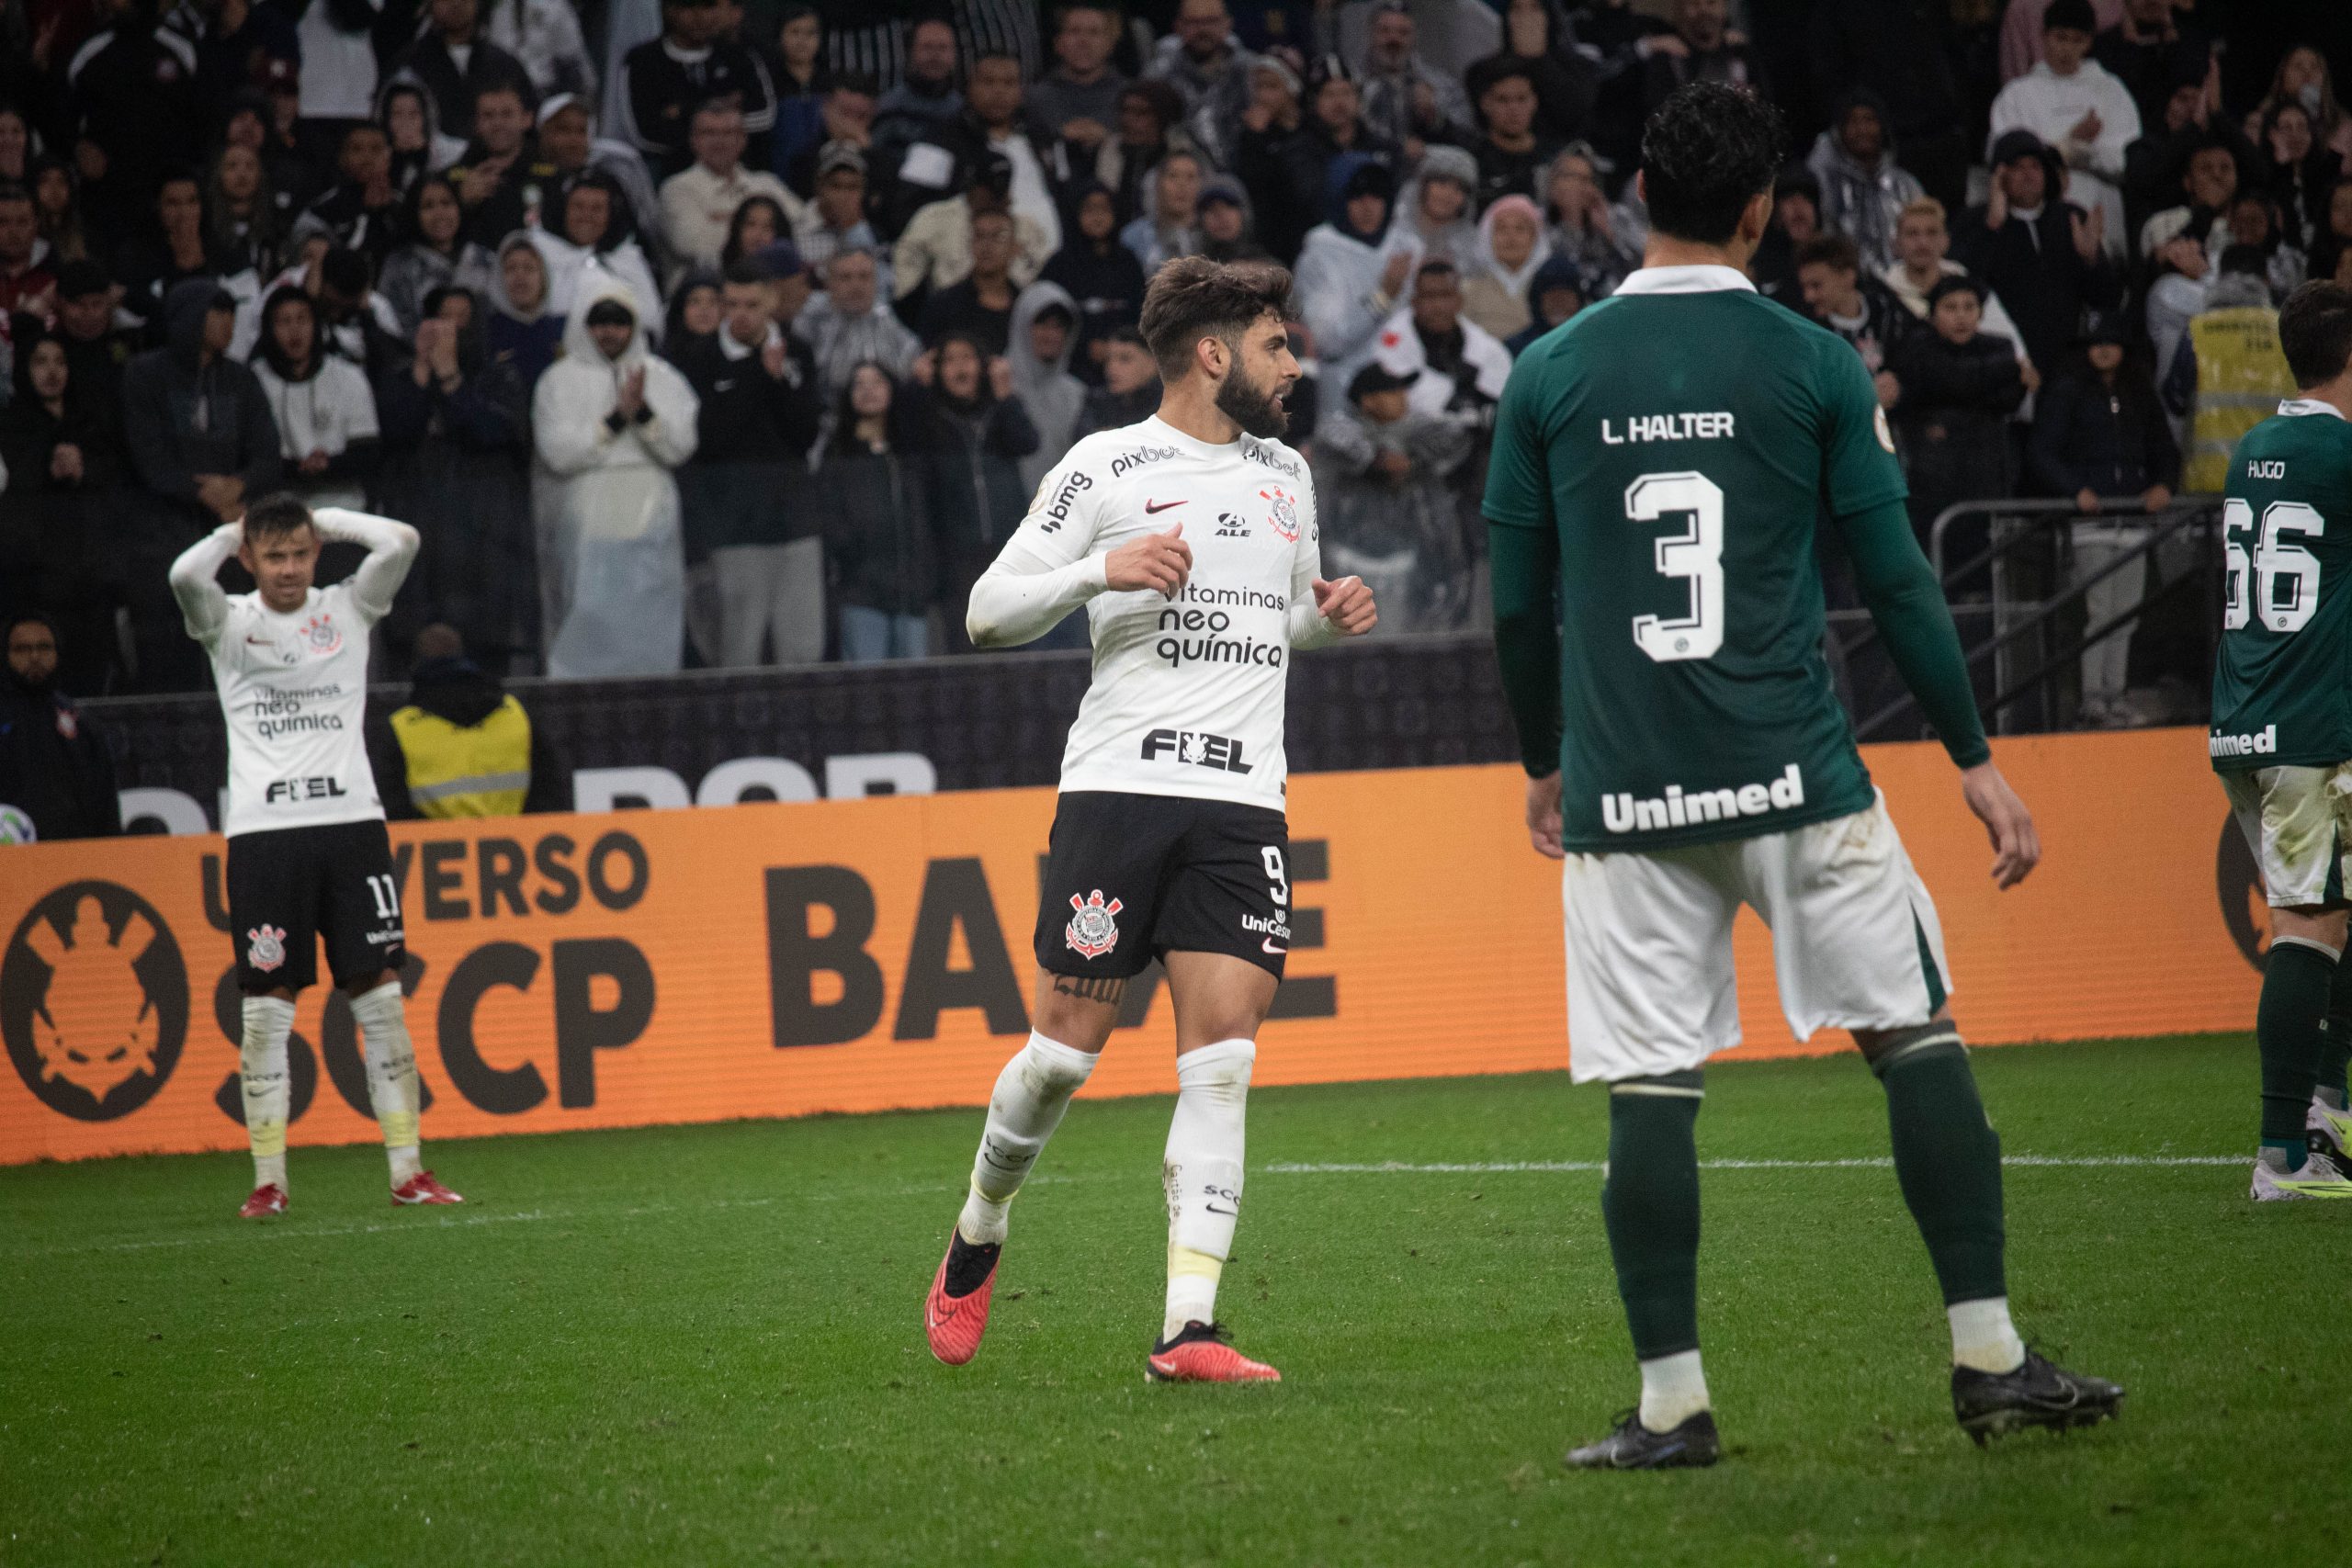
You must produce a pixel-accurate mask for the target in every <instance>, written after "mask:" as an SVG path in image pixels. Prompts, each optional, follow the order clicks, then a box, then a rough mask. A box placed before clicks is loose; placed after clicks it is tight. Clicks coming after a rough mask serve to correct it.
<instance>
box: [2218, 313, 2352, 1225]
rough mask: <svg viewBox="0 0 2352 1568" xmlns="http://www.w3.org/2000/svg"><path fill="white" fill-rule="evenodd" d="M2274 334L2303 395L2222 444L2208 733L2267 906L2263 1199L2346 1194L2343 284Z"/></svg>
mask: <svg viewBox="0 0 2352 1568" xmlns="http://www.w3.org/2000/svg"><path fill="white" fill-rule="evenodd" d="M2278 346H2279V348H2280V349H2281V350H2282V351H2283V352H2284V353H2285V355H2286V359H2287V368H2288V369H2289V370H2290V371H2292V372H2293V373H2294V377H2295V385H2296V387H2297V388H2298V389H2300V392H2301V395H2300V396H2297V397H2292V398H2290V399H2288V400H2286V401H2284V402H2282V403H2280V404H2279V405H2278V414H2277V415H2276V416H2275V417H2273V418H2270V419H2266V420H2264V421H2263V422H2262V423H2260V424H2257V425H2256V426H2255V427H2254V428H2253V429H2252V430H2249V431H2247V432H2246V434H2245V436H2244V437H2243V438H2242V439H2241V440H2240V441H2239V442H2238V445H2237V449H2236V450H2235V451H2234V452H2233V453H2232V454H2231V455H2230V472H2229V479H2228V480H2227V486H2226V489H2225V491H2224V492H2223V500H2222V541H2223V552H2224V553H2223V560H2224V562H2225V563H2226V570H2225V572H2224V580H2223V587H2222V592H2223V595H2224V598H2223V603H2222V639H2221V646H2220V648H2219V649H2217V650H2216V654H2215V658H2214V661H2213V731H2212V734H2211V737H2210V738H2209V739H2208V741H2207V746H2208V749H2209V750H2211V754H2212V759H2213V767H2214V769H2215V771H2217V772H2218V773H2220V774H2221V775H2222V789H2223V790H2224V791H2225V792H2227V794H2228V795H2229V797H2230V809H2231V812H2232V813H2233V815H2234V816H2235V817H2236V818H2237V822H2238V827H2239V829H2241V830H2242V831H2243V832H2244V833H2245V839H2246V843H2247V845H2248V847H2250V848H2251V849H2252V850H2253V851H2254V858H2255V863H2256V864H2257V865H2259V866H2260V867H2261V868H2262V885H2263V889H2264V896H2265V897H2267V898H2268V899H2269V901H2270V919H2271V933H2270V953H2269V956H2268V958H2267V960H2266V961H2265V962H2264V964H2263V975H2262V1000H2261V1002H2260V1003H2259V1004H2258V1006H2257V1009H2256V1013H2255V1025H2254V1031H2255V1041H2256V1045H2257V1046H2258V1048H2259V1050H2260V1053H2261V1058H2262V1142H2261V1146H2260V1148H2259V1150H2258V1151H2257V1152H2256V1156H2255V1162H2254V1181H2253V1196H2254V1197H2255V1199H2256V1201H2264V1202H2271V1201H2278V1200H2281V1199H2290V1200H2291V1199H2324V1198H2352V1179H2346V1166H2345V1162H2344V1149H2345V1145H2346V1143H2347V1142H2352V1113H2347V1112H2346V1110H2345V1104H2344V1076H2345V1064H2346V1058H2347V1057H2352V964H2346V963H2345V962H2343V957H2344V939H2345V910H2346V908H2347V905H2352V898H2347V896H2346V892H2345V884H2346V869H2347V868H2346V850H2347V849H2352V794H2347V791H2352V684H2347V683H2346V665H2347V662H2352V423H2347V422H2352V288H2345V287H2344V286H2343V285H2342V284H2338V283H2328V282H2315V283H2306V284H2304V285H2303V286H2302V287H2301V288H2298V289H2296V290H2295V292H2294V293H2292V294H2290V295H2289V296H2288V297H2287V302H2286V304H2285V305H2283V306H2281V307H2280V308H2279V310H2278Z"/></svg>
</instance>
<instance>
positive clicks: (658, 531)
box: [531, 263, 699, 676]
mask: <svg viewBox="0 0 2352 1568" xmlns="http://www.w3.org/2000/svg"><path fill="white" fill-rule="evenodd" d="M577 282H578V291H577V294H576V296H575V298H574V301H573V308H572V311H571V317H570V319H569V320H568V321H566V322H565V325H564V333H563V347H564V353H563V357H562V358H561V359H559V360H557V361H556V362H555V363H554V364H553V365H551V366H549V367H548V371H547V374H546V375H544V376H542V377H540V378H539V385H538V388H537V390H536V391H535V392H534V393H533V395H532V399H531V426H532V431H533V433H534V438H535V440H536V441H537V446H538V457H539V461H540V463H541V464H542V465H543V471H542V474H541V476H540V477H541V479H543V480H545V481H547V482H548V483H550V484H551V485H552V486H553V487H554V491H555V493H554V495H553V496H552V497H551V498H550V501H551V504H550V505H549V506H548V509H547V510H548V516H549V520H550V521H551V523H552V525H553V526H552V530H551V536H550V538H549V539H548V547H549V548H548V558H545V559H543V560H541V562H540V563H539V571H540V574H541V576H542V577H543V578H545V579H547V580H548V595H547V597H548V601H549V604H550V609H551V610H552V612H553V614H554V615H555V619H554V621H553V622H552V624H551V626H549V628H548V674H550V675H556V676H612V675H663V674H668V673H670V672H671V671H674V670H676V669H677V668H678V665H679V663H680V660H681V656H682V653H683V651H684V627H685V608H686V604H685V601H686V572H685V553H684V536H683V533H682V530H681V527H680V520H679V507H678V485H677V480H676V479H675V478H674V477H673V473H672V470H673V469H674V468H677V467H678V465H680V464H681V463H684V461H685V460H686V459H687V458H688V457H693V456H694V452H695V415H696V413H697V412H698V410H699V405H698V403H697V401H696V400H695V394H694V389H693V388H692V387H690V386H688V385H687V383H686V378H685V377H684V376H683V375H682V374H680V373H679V371H678V370H677V368H676V367H673V366H672V365H671V364H670V363H669V362H668V361H666V360H662V359H658V358H656V357H654V356H653V355H650V354H649V353H648V352H647V351H646V334H645V333H644V331H643V329H642V325H641V321H640V318H639V315H638V310H637V302H636V300H635V299H634V298H633V296H632V294H631V292H630V289H629V287H628V285H627V284H626V283H624V282H622V281H621V280H620V279H619V278H617V277H616V276H613V275H612V274H610V273H608V272H606V271H605V270H604V269H603V268H602V267H600V266H598V265H594V263H590V264H587V265H583V266H582V268H581V270H580V273H579V275H578V278H577Z"/></svg>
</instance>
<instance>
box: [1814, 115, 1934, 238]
mask: <svg viewBox="0 0 2352 1568" xmlns="http://www.w3.org/2000/svg"><path fill="white" fill-rule="evenodd" d="M1886 118H1887V117H1886V106H1885V105H1884V104H1883V103H1882V102H1881V101H1880V99H1879V97H1878V95H1876V94H1875V93H1872V92H1871V91H1870V90H1869V89H1868V88H1866V87H1857V88H1855V89H1854V90H1853V91H1852V92H1850V93H1849V94H1847V95H1846V96H1845V97H1844V98H1843V99H1842V100H1841V101H1840V102H1839V104H1838V109H1837V112H1836V113H1835V114H1833V115H1831V116H1830V119H1829V129H1828V130H1825V131H1823V132H1822V133H1821V134H1820V135H1819V136H1818V137H1816V138H1815V140H1814V143H1813V151H1812V152H1811V153H1809V154H1808V155H1807V156H1806V158H1805V167H1807V168H1809V169H1811V170H1812V171H1813V177H1814V178H1815V179H1817V180H1819V181H1820V182H1821V223H1822V227H1824V228H1826V229H1833V230H1835V231H1838V233H1841V234H1843V235H1845V236H1846V237H1847V238H1848V239H1849V240H1851V241H1853V242H1854V248H1855V249H1856V250H1858V251H1860V252H1861V254H1862V265H1863V267H1864V268H1865V269H1867V270H1868V271H1870V272H1871V273H1881V272H1884V271H1885V270H1886V269H1887V267H1888V266H1890V265H1893V263H1894V230H1895V224H1896V222H1897V221H1898V220H1900V219H1901V217H1902V215H1903V209H1904V208H1905V206H1906V205H1908V204H1909V203H1911V202H1913V201H1916V200H1917V199H1918V198H1919V197H1921V196H1924V195H1925V194H1926V191H1925V189H1924V187H1922V186H1920V184H1919V182H1918V181H1917V179H1914V178H1913V177H1912V176H1911V175H1908V174H1906V173H1905V172H1904V171H1903V170H1902V169H1900V168H1897V167H1896V166H1895V163H1894V137H1893V135H1892V134H1891V133H1890V132H1889V131H1888V130H1887V128H1886Z"/></svg>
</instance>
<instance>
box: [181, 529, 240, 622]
mask: <svg viewBox="0 0 2352 1568" xmlns="http://www.w3.org/2000/svg"><path fill="white" fill-rule="evenodd" d="M244 538H245V525H244V523H243V521H242V520H240V521H238V522H235V523H223V524H221V525H220V526H219V527H218V528H215V529H213V530H212V532H210V533H209V534H207V535H205V536H204V537H202V538H201V539H198V541H197V542H196V543H194V544H192V545H190V546H189V547H187V549H185V550H182V551H181V552H180V556H179V558H178V559H177V560H175V561H174V562H172V570H171V572H170V581H171V584H172V597H173V598H175V599H176V600H178V601H179V602H180V618H181V619H182V620H183V621H185V622H187V635H188V636H190V637H194V638H195V639H196V640H197V641H198V642H199V643H201V644H203V645H204V646H205V647H207V648H210V647H211V646H212V643H213V640H214V639H215V638H216V637H219V636H220V628H221V627H222V626H224V625H226V624H227V623H228V619H229V596H228V594H226V593H224V592H221V591H220V569H221V568H222V567H223V566H226V565H227V564H228V563H229V562H230V561H232V560H233V559H235V558H236V555H237V548H238V547H239V546H240V545H242V544H243V543H244Z"/></svg>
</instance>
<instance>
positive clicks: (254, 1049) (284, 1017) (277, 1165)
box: [237, 997, 294, 1188]
mask: <svg viewBox="0 0 2352 1568" xmlns="http://www.w3.org/2000/svg"><path fill="white" fill-rule="evenodd" d="M244 1021H245V1033H244V1039H243V1042H241V1043H240V1044H239V1046H238V1051H237V1070H238V1075H239V1078H238V1083H239V1089H241V1091H242V1092H243V1095H244V1101H245V1142H246V1143H247V1144H249V1145H252V1148H253V1151H254V1186H255V1187H266V1186H268V1185H269V1184H270V1183H272V1182H276V1183H277V1185H278V1186H279V1187H280V1188H283V1187H284V1186H285V1185H286V1118H287V1112H288V1100H289V1096H290V1094H291V1085H290V1080H289V1079H288V1077H287V1076H286V1037H287V1035H288V1034H290V1033H292V1032H293V1030H294V1004H293V1003H292V1002H290V1001H288V1000H286V999H285V998H282V997H247V998H245V1005H244Z"/></svg>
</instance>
